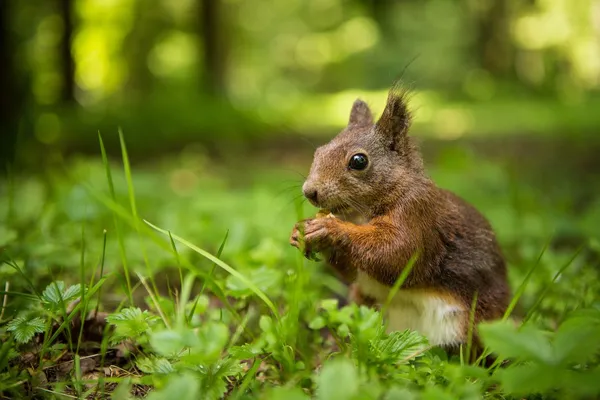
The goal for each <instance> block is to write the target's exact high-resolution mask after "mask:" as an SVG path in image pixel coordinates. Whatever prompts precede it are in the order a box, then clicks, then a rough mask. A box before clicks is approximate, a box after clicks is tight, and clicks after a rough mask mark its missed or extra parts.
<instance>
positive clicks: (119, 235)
mask: <svg viewBox="0 0 600 400" xmlns="http://www.w3.org/2000/svg"><path fill="white" fill-rule="evenodd" d="M98 141H99V142H100V152H101V153H102V163H103V164H104V169H105V170H106V180H107V182H108V189H109V191H110V197H111V199H112V200H113V201H114V202H115V203H117V196H116V194H115V186H114V183H113V179H112V173H111V171H110V165H109V163H108V157H107V155H106V149H105V147H104V141H103V140H102V135H101V134H100V132H98ZM113 220H114V225H115V231H116V233H117V242H118V243H119V253H120V255H121V263H122V264H123V274H124V275H125V281H126V282H127V298H128V299H129V304H131V305H133V294H132V293H131V277H130V275H129V265H128V263H127V251H126V249H125V240H124V239H123V232H122V231H121V228H120V224H119V219H118V218H117V215H116V213H115V212H114V211H113Z"/></svg>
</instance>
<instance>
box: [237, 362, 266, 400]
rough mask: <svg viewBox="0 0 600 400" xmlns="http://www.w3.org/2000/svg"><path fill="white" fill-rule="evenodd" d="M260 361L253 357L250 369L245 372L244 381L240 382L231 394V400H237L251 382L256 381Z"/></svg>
mask: <svg viewBox="0 0 600 400" xmlns="http://www.w3.org/2000/svg"><path fill="white" fill-rule="evenodd" d="M261 363H262V360H261V359H260V358H257V357H255V358H254V360H253V363H252V367H250V369H249V370H248V372H246V376H244V380H242V384H241V385H240V386H239V387H238V388H237V389H236V391H235V392H234V393H233V394H232V395H233V399H234V400H237V399H239V398H242V396H244V392H245V391H246V390H247V389H248V387H249V386H250V384H251V383H252V382H255V381H256V371H258V368H259V367H260V364H261Z"/></svg>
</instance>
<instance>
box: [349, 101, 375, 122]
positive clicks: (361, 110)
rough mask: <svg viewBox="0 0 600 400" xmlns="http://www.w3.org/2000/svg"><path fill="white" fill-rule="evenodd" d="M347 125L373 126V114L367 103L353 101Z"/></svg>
mask: <svg viewBox="0 0 600 400" xmlns="http://www.w3.org/2000/svg"><path fill="white" fill-rule="evenodd" d="M348 124H349V125H373V114H371V110H370V109H369V106H368V105H367V103H365V102H364V101H362V100H361V99H356V100H354V104H352V111H350V120H349V121H348Z"/></svg>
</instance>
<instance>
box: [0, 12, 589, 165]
mask: <svg viewBox="0 0 600 400" xmlns="http://www.w3.org/2000/svg"><path fill="white" fill-rule="evenodd" d="M6 4H7V8H6V10H5V15H4V18H3V19H2V21H0V22H2V23H3V24H5V25H7V26H8V27H9V28H10V29H9V30H8V32H9V33H10V35H9V36H8V40H9V41H10V42H11V43H12V46H13V48H14V50H15V51H14V52H13V53H11V54H9V56H10V57H8V58H7V59H8V60H9V62H12V64H13V65H14V67H15V68H14V71H12V75H14V76H13V78H14V79H16V80H17V81H18V82H21V84H20V85H19V86H15V88H13V91H15V92H17V91H18V92H22V93H25V100H24V101H23V102H22V107H21V108H20V110H19V112H18V113H17V117H18V118H19V121H20V131H21V135H22V137H23V139H22V141H21V143H22V145H23V146H25V147H24V148H25V150H23V152H24V156H26V155H27V146H26V144H27V143H31V142H30V140H33V142H32V143H37V144H38V145H42V146H43V148H45V149H58V150H60V149H62V148H64V147H66V148H70V149H73V148H75V149H78V148H84V149H87V150H90V149H95V147H93V146H95V133H96V132H97V130H98V129H100V130H101V131H103V132H107V131H114V129H115V128H116V127H117V126H122V127H123V128H125V129H126V131H127V132H128V136H129V139H130V140H131V141H133V143H134V144H135V146H134V148H133V150H134V151H139V152H140V153H142V152H143V151H147V150H148V151H156V150H157V149H163V148H164V144H167V145H168V146H180V145H181V144H182V143H185V142H188V141H194V140H199V141H214V140H216V139H217V138H219V139H224V138H229V139H231V140H233V141H236V142H243V141H244V140H247V141H250V140H254V139H255V138H256V137H257V136H261V135H266V134H271V135H275V136H276V137H281V136H282V135H283V134H285V133H288V134H289V132H290V131H298V132H301V133H302V134H307V135H310V134H317V133H320V132H324V133H330V132H332V131H333V130H335V129H338V128H340V127H341V126H343V124H344V122H345V120H346V112H347V109H348V107H349V105H350V104H351V101H352V100H353V99H354V98H355V97H357V96H361V97H364V98H365V99H366V100H368V101H369V102H370V103H372V104H373V105H374V106H375V109H376V110H380V109H381V105H382V104H383V102H384V99H385V90H386V89H387V87H388V86H389V85H390V84H391V82H392V81H393V80H394V79H395V78H397V77H399V76H401V77H402V78H403V80H404V81H405V82H406V84H407V86H408V87H410V88H412V89H413V90H414V93H415V95H414V108H415V109H417V110H418V112H417V114H416V119H415V124H416V128H417V129H418V130H419V131H420V132H421V133H422V134H430V135H434V136H435V137H440V138H444V139H452V138H456V137H460V136H463V135H469V134H490V133H528V132H538V133H539V132H542V133H546V132H551V133H561V134H562V133H566V132H568V131H573V130H574V131H585V132H594V133H596V132H597V127H598V124H599V119H600V117H598V116H597V115H598V113H596V112H594V110H596V109H597V108H598V106H599V104H600V99H599V98H598V96H597V89H598V87H599V85H600V23H599V22H598V21H599V18H600V17H598V13H599V11H598V4H597V2H596V1H594V0H581V1H577V2H569V1H567V0H531V1H516V0H427V1H416V0H402V1H390V0H381V1H379V0H377V1H375V0H309V1H300V0H269V1H267V2H264V1H258V0H244V1H240V0H179V1H169V0H157V1H154V2H147V1H143V0H126V1H109V0H53V1H41V0H36V1H27V2H22V1H15V0H9V1H8V2H7V3H6ZM65 49H66V50H65ZM69 65H72V68H69V67H68V66H69ZM0 72H2V73H4V74H7V73H9V72H10V71H9V70H8V69H6V70H5V71H0ZM270 137H272V136H270ZM148 138H151V139H152V140H147V139H148ZM23 142H25V143H24V144H23ZM31 157H33V156H31Z"/></svg>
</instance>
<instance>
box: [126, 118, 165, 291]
mask: <svg viewBox="0 0 600 400" xmlns="http://www.w3.org/2000/svg"><path fill="white" fill-rule="evenodd" d="M119 141H120V143H121V156H122V158H123V169H124V171H125V179H126V181H127V191H128V193H129V204H130V206H131V213H132V214H133V219H134V221H135V229H136V231H137V233H138V239H139V242H140V248H141V250H142V257H143V258H144V263H145V264H146V274H148V279H149V280H150V283H151V284H152V289H153V290H154V293H155V294H158V288H157V286H156V282H155V281H154V274H153V273H152V268H151V267H150V261H149V260H148V254H147V252H146V246H145V245H144V241H143V240H142V235H141V233H140V228H139V225H140V218H139V216H138V211H137V205H136V201H135V189H134V186H133V178H132V175H131V165H130V163H129V156H128V155H127V146H126V145H125V138H124V136H123V130H122V129H121V128H119Z"/></svg>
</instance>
